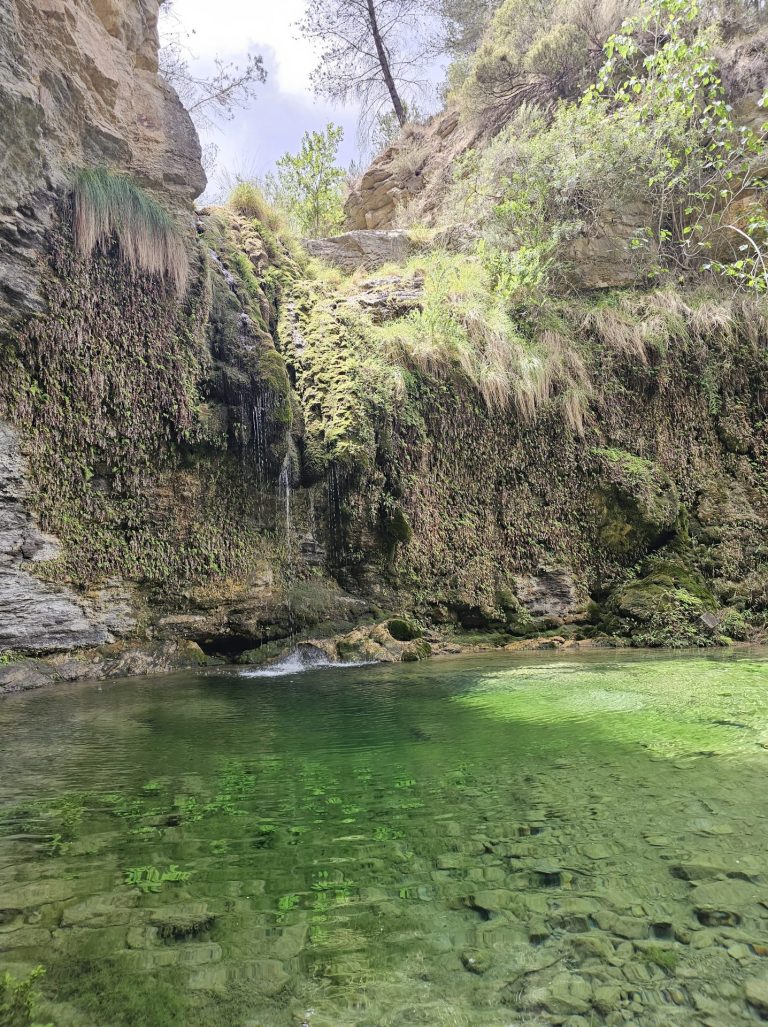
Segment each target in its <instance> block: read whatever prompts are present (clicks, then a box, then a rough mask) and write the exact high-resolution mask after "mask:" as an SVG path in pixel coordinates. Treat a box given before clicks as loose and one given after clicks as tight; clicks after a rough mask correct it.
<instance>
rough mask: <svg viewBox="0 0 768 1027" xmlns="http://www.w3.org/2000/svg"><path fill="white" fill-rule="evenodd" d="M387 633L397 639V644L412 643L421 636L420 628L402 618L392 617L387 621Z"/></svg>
mask: <svg viewBox="0 0 768 1027" xmlns="http://www.w3.org/2000/svg"><path fill="white" fill-rule="evenodd" d="M387 631H389V633H390V635H391V636H392V637H393V638H395V639H397V641H398V642H412V641H413V640H414V639H415V638H420V637H421V635H422V631H421V628H419V627H418V625H416V624H414V623H413V621H410V620H405V618H403V617H393V618H392V619H391V620H388V621H387Z"/></svg>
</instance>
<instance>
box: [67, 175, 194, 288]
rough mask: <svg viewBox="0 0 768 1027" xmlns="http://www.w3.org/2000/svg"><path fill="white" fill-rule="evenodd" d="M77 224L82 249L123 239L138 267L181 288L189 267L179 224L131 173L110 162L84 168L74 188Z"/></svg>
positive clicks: (125, 256) (124, 254)
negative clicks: (112, 168)
mask: <svg viewBox="0 0 768 1027" xmlns="http://www.w3.org/2000/svg"><path fill="white" fill-rule="evenodd" d="M73 230H74V236H75V243H76V245H77V248H78V250H79V251H80V253H82V254H84V255H86V256H87V255H89V254H91V253H92V252H93V250H94V249H96V248H97V247H100V248H102V249H103V250H107V249H109V247H110V246H111V245H112V244H113V243H114V242H117V247H118V251H119V253H120V257H121V259H122V260H124V261H125V262H126V263H127V264H128V265H129V266H130V267H131V269H132V270H133V271H137V270H140V271H146V272H149V273H150V274H155V275H158V276H159V277H161V278H163V279H165V280H166V281H168V282H169V283H170V284H171V285H172V286H173V287H174V288H175V289H176V291H177V292H178V293H182V292H183V291H184V289H185V287H186V282H187V276H188V273H189V260H188V257H187V251H186V247H185V245H184V238H183V234H182V231H181V228H180V226H179V224H178V223H177V222H176V220H175V219H174V218H173V217H172V216H171V215H170V214H169V213H168V211H166V210H165V209H164V208H163V207H162V206H161V205H160V204H159V203H158V202H157V201H156V200H154V199H153V198H152V197H151V196H150V195H149V193H147V192H145V190H144V189H142V188H141V187H140V186H139V185H137V184H136V183H135V182H133V181H132V180H131V179H130V178H128V177H127V176H126V175H117V174H114V173H113V172H111V171H108V170H107V169H106V168H83V169H81V170H80V171H78V172H77V174H76V176H75V181H74V188H73Z"/></svg>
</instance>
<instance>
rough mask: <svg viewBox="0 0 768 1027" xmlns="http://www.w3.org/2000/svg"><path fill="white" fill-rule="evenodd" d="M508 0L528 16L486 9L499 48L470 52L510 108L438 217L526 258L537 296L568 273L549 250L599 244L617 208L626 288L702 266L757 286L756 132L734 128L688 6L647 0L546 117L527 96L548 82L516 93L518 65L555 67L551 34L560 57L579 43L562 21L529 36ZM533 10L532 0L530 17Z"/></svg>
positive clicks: (766, 234) (708, 38)
mask: <svg viewBox="0 0 768 1027" xmlns="http://www.w3.org/2000/svg"><path fill="white" fill-rule="evenodd" d="M521 3H522V4H523V6H524V8H525V9H526V11H528V10H529V7H530V6H531V5H530V3H529V0H507V3H506V4H504V5H502V7H501V8H500V9H499V11H498V12H497V15H496V18H495V20H494V25H495V26H496V29H495V31H496V32H497V34H498V33H501V39H502V42H500V43H499V44H498V46H499V47H500V50H499V51H498V53H496V56H495V57H493V56H492V55H491V56H489V54H488V53H486V51H485V50H481V52H480V54H479V55H478V64H477V67H476V69H475V75H476V76H477V75H478V74H480V72H481V71H482V69H483V67H484V64H483V61H484V60H485V59H486V58H488V60H491V63H492V64H494V61H495V62H496V63H498V65H499V68H501V69H502V70H503V74H504V75H507V74H510V75H511V76H512V78H513V80H514V82H515V87H514V89H512V91H511V93H510V96H509V103H510V104H511V107H510V108H509V110H510V111H511V112H512V113H511V115H510V114H509V113H507V114H506V115H505V123H506V124H505V128H504V130H503V131H502V132H501V133H500V134H499V135H498V136H497V137H496V138H495V139H494V141H493V142H492V143H491V144H490V145H489V146H486V147H485V148H484V149H483V150H482V151H480V152H475V151H470V152H469V153H467V154H465V156H464V157H463V158H462V160H461V161H460V162H458V164H457V167H456V170H455V182H454V185H453V187H452V189H451V191H450V193H449V196H448V197H447V200H446V205H445V211H444V217H446V218H447V219H448V220H455V219H457V218H459V219H461V220H462V221H467V220H471V221H474V222H475V223H476V224H477V225H478V228H479V229H480V231H481V234H482V237H483V238H484V239H485V240H486V244H487V245H490V246H491V247H492V248H496V249H501V251H502V252H509V251H514V250H516V249H521V250H522V251H523V252H526V251H529V250H530V251H533V252H534V253H538V254H539V261H540V264H541V269H542V272H543V274H542V275H541V277H540V280H539V282H538V287H539V289H541V288H543V287H546V286H547V285H549V287H550V288H554V287H556V286H557V285H558V284H559V282H560V280H562V278H563V277H566V276H567V273H568V267H567V264H563V261H562V259H561V260H558V261H556V262H553V261H552V259H551V258H552V256H553V255H554V254H555V253H557V254H558V255H561V254H563V250H562V245H561V244H563V243H567V242H568V241H569V240H572V239H575V238H576V237H579V236H581V237H584V236H589V235H593V234H595V233H598V232H600V231H607V233H608V235H609V236H610V235H611V234H612V233H613V232H614V231H615V230H614V229H613V227H612V226H613V224H615V223H620V221H621V219H622V218H624V217H626V213H625V212H626V211H630V212H631V217H632V218H633V219H635V220H637V221H638V225H639V227H638V230H637V232H636V233H635V235H634V237H633V238H632V239H631V240H630V243H629V246H630V254H629V255H630V257H631V258H632V259H633V260H634V264H635V268H636V273H637V276H638V279H642V278H643V277H648V276H651V277H654V278H658V277H659V276H662V275H668V274H670V273H671V272H675V273H678V274H679V273H681V272H684V273H693V272H699V273H700V272H701V271H702V270H710V271H715V272H717V273H718V274H721V275H723V276H725V277H726V278H728V279H729V280H730V281H731V282H732V283H733V284H734V285H735V286H736V287H737V288H742V289H751V290H765V288H766V286H767V285H768V277H766V273H767V268H766V258H765V250H766V243H768V221H767V220H766V217H767V212H766V208H765V204H764V202H763V200H762V192H763V191H764V181H763V177H762V172H761V169H764V167H765V159H766V152H767V151H766V126H763V128H762V129H761V130H760V131H754V130H752V129H750V128H747V127H743V126H739V125H738V124H737V123H736V121H735V120H734V114H733V111H732V109H731V108H730V106H729V105H728V104H727V102H726V100H725V95H724V91H723V86H722V82H721V79H720V77H719V74H718V69H717V64H716V59H715V51H714V44H715V36H714V31H713V29H712V28H711V27H708V26H707V24H706V21H705V19H704V17H703V16H702V14H701V13H700V11H699V8H698V7H697V5H696V4H695V3H689V2H688V0H653V3H651V4H649V5H648V6H646V8H644V13H643V14H642V15H640V16H638V17H637V18H634V19H631V20H629V21H627V22H625V23H624V25H623V26H622V28H621V31H619V32H616V33H614V34H613V35H610V36H609V38H607V42H606V44H605V60H604V63H603V65H602V67H601V68H600V69H599V70H598V69H597V68H596V66H595V64H594V62H591V63H590V62H589V61H587V62H586V63H584V62H582V61H580V60H577V61H576V64H577V65H578V67H579V68H583V69H586V70H587V71H589V73H590V74H595V75H596V81H595V83H594V84H593V85H592V86H590V88H588V89H587V91H586V93H585V95H584V96H583V98H582V99H581V101H580V102H569V101H568V99H567V96H568V95H569V91H568V90H567V89H566V90H565V92H561V93H560V94H559V95H560V96H561V100H560V102H559V103H558V104H557V105H556V106H555V109H554V114H553V116H552V117H551V118H548V119H545V118H544V117H543V115H542V114H541V113H539V111H538V108H537V106H536V104H537V101H538V99H539V97H538V95H537V91H538V90H540V89H541V88H542V85H541V84H542V81H546V82H548V83H551V79H550V78H549V77H548V76H547V74H546V73H545V72H544V71H543V70H542V71H541V74H537V75H531V76H530V77H529V78H528V79H525V80H524V81H525V83H527V85H526V86H525V88H523V86H521V85H519V82H518V79H519V76H520V75H521V74H522V71H521V67H522V65H524V63H525V61H528V60H530V61H536V62H537V63H543V62H545V60H546V61H555V64H557V59H556V56H557V54H556V51H557V47H556V45H555V43H556V40H555V39H554V38H553V37H552V36H551V33H555V34H556V35H557V36H558V37H562V40H563V52H564V53H565V54H568V55H573V54H577V53H578V49H579V48H578V45H577V44H576V42H575V41H574V39H573V38H570V37H569V35H568V32H566V31H565V29H564V26H563V25H559V26H556V27H555V28H551V29H548V30H547V33H546V34H538V35H537V34H536V33H537V32H539V30H538V29H536V31H534V29H533V28H531V26H530V25H529V24H528V22H527V21H526V20H525V19H522V20H520V19H519V18H518V17H517V14H516V11H517V7H518V6H519V5H520V4H521ZM546 8H547V5H542V6H541V7H538V6H536V5H533V9H534V11H535V13H536V15H537V17H541V18H543V17H544V15H545V10H546ZM577 9H578V5H577V7H576V8H574V10H577ZM617 10H618V8H617ZM507 14H509V24H507V23H506V22H505V18H506V17H507ZM513 15H514V17H513ZM545 20H546V19H545ZM608 21H610V19H608ZM606 24H607V22H606ZM505 25H506V28H504V27H503V26H505ZM543 31H544V30H543V28H542V29H541V33H543ZM587 34H588V35H590V33H587ZM491 35H492V36H493V33H491ZM518 36H519V38H518ZM533 36H535V37H536V41H535V42H534V43H533V44H531V43H530V41H531V38H533ZM598 37H600V33H598ZM591 38H594V35H592V36H591ZM602 38H605V36H602ZM529 44H530V48H528V47H529ZM488 45H490V44H488ZM523 50H524V51H525V54H524V56H520V54H521V53H522V51H523ZM494 52H495V51H494ZM516 54H517V57H516V56H515V55H516ZM516 61H517V63H516ZM520 62H522V64H521V63H520ZM494 66H495V64H494ZM565 78H566V79H567V78H568V76H567V75H566V76H565ZM582 83H583V84H586V80H582ZM468 88H469V85H468ZM484 90H485V86H483V87H482V91H484ZM570 95H572V91H571V93H570ZM767 124H768V123H767ZM616 245H623V244H622V243H620V242H617V244H616Z"/></svg>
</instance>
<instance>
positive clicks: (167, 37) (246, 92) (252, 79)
mask: <svg viewBox="0 0 768 1027" xmlns="http://www.w3.org/2000/svg"><path fill="white" fill-rule="evenodd" d="M172 3H173V0H164V2H163V3H162V6H161V14H162V46H161V47H160V53H159V63H160V74H161V75H162V76H163V78H164V79H165V80H166V82H169V83H170V84H171V85H172V86H173V88H174V89H175V90H176V92H177V93H178V95H179V99H180V100H181V102H182V103H183V104H184V106H185V107H186V109H187V110H188V111H189V113H190V115H191V116H192V120H193V121H194V122H195V125H196V126H197V128H198V129H200V128H209V127H210V126H211V124H213V123H215V122H216V121H220V120H224V121H228V120H229V119H231V118H232V117H234V112H235V110H237V109H238V108H242V107H245V106H246V105H247V104H248V102H249V100H250V99H251V98H252V96H253V90H254V87H255V86H257V85H259V84H260V83H262V82H264V81H266V78H267V72H266V69H265V67H264V62H263V60H262V58H261V56H260V55H258V54H247V55H246V57H245V61H244V62H243V63H240V64H238V63H236V62H235V61H223V60H222V59H221V58H219V57H216V58H214V67H215V71H214V72H213V73H212V74H211V75H208V76H204V75H196V74H195V73H194V72H193V71H192V67H191V65H190V59H191V55H190V52H189V49H188V47H187V44H186V40H187V39H188V38H189V36H190V33H188V32H185V31H184V30H183V29H182V28H181V27H180V25H179V23H178V19H176V16H175V15H174V13H173V10H172Z"/></svg>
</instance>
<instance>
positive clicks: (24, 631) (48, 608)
mask: <svg viewBox="0 0 768 1027" xmlns="http://www.w3.org/2000/svg"><path fill="white" fill-rule="evenodd" d="M24 500H25V487H24V462H23V459H22V456H21V453H20V451H19V446H18V442H17V440H16V436H15V434H14V432H13V431H12V430H11V429H10V428H9V427H8V426H7V425H5V424H3V423H2V422H0V651H2V650H5V649H11V650H14V651H16V652H24V653H26V652H50V651H51V650H66V649H74V648H77V647H79V646H86V645H99V644H101V643H102V642H107V641H109V640H110V638H111V636H110V633H109V630H108V628H107V626H106V624H105V623H104V622H103V621H102V620H100V619H99V618H98V617H96V616H95V615H94V614H93V613H91V612H90V611H88V610H87V609H86V608H85V605H84V604H82V603H80V602H79V601H78V600H77V599H76V598H75V596H74V595H73V594H71V593H68V592H67V591H65V590H64V589H59V588H54V587H53V586H52V585H49V584H47V583H45V582H43V581H39V580H38V579H37V578H35V577H33V576H32V575H31V574H30V573H29V572H28V571H27V570H26V569H25V565H26V564H27V563H32V562H37V561H40V560H50V559H52V558H54V557H55V556H56V555H57V553H58V543H57V541H56V539H55V538H52V537H51V536H50V535H45V534H43V533H42V532H41V531H40V529H39V528H38V527H37V525H36V524H35V522H34V520H33V518H32V516H31V515H30V513H29V512H28V510H27V509H26V506H25V502H24Z"/></svg>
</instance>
